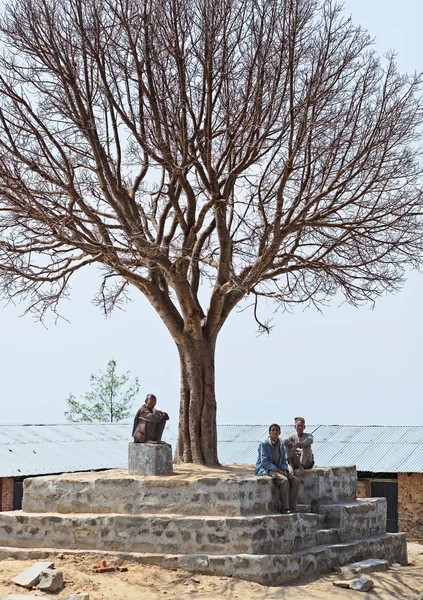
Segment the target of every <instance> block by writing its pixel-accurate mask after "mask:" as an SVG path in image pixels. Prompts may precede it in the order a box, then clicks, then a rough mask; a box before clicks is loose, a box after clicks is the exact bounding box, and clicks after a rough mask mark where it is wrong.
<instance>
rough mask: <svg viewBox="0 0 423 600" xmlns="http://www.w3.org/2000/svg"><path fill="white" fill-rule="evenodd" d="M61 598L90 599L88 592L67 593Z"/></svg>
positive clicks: (66, 599)
mask: <svg viewBox="0 0 423 600" xmlns="http://www.w3.org/2000/svg"><path fill="white" fill-rule="evenodd" d="M63 600H90V595H89V594H69V596H65V597H64V598H63Z"/></svg>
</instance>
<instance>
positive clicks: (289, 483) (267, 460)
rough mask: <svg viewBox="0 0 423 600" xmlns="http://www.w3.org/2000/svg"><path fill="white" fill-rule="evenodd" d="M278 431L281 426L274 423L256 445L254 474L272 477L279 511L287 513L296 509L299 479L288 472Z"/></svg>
mask: <svg viewBox="0 0 423 600" xmlns="http://www.w3.org/2000/svg"><path fill="white" fill-rule="evenodd" d="M280 433H281V428H280V427H279V425H277V424H276V423H273V424H272V425H271V426H270V427H269V437H268V438H267V440H266V441H264V442H261V444H260V445H259V447H258V457H257V463H256V470H255V474H256V475H267V476H269V477H273V480H274V482H275V484H276V485H277V486H278V488H279V496H280V501H281V509H282V510H281V512H282V514H288V513H292V512H296V511H297V501H298V492H299V490H300V480H299V479H297V478H296V477H294V476H293V475H291V474H290V473H289V470H288V463H287V462H286V454H285V448H284V446H283V444H282V443H281V440H280V439H279V436H280Z"/></svg>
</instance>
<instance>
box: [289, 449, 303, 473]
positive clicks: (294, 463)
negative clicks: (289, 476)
mask: <svg viewBox="0 0 423 600" xmlns="http://www.w3.org/2000/svg"><path fill="white" fill-rule="evenodd" d="M289 464H290V465H291V467H292V468H293V469H299V467H300V457H299V455H298V454H297V453H296V452H295V453H294V454H293V455H292V457H291V458H290V459H289Z"/></svg>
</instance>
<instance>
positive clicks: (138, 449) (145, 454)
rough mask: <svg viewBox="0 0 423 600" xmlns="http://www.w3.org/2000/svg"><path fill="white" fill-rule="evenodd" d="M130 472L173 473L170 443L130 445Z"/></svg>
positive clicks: (149, 473)
mask: <svg viewBox="0 0 423 600" xmlns="http://www.w3.org/2000/svg"><path fill="white" fill-rule="evenodd" d="M128 473H129V474H130V475H165V474H169V473H173V464H172V446H171V445H170V444H136V443H135V442H130V443H129V445H128Z"/></svg>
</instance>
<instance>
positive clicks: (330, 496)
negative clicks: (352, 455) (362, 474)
mask: <svg viewBox="0 0 423 600" xmlns="http://www.w3.org/2000/svg"><path fill="white" fill-rule="evenodd" d="M297 477H298V479H300V481H301V489H300V501H301V503H302V504H311V505H312V506H314V505H315V504H331V503H339V502H346V501H348V500H355V499H356V498H357V470H356V468H355V467H354V466H351V467H330V468H327V467H316V468H314V469H310V470H307V471H306V472H305V473H304V475H301V476H298V475H297Z"/></svg>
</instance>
